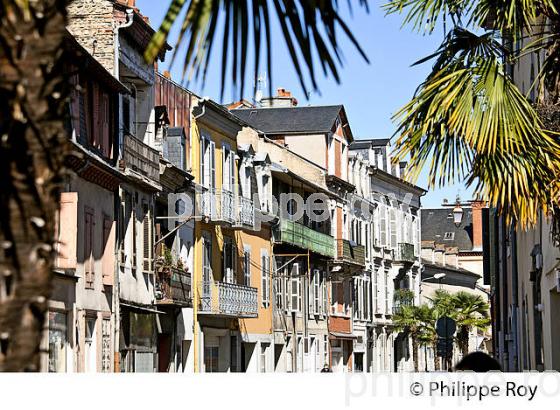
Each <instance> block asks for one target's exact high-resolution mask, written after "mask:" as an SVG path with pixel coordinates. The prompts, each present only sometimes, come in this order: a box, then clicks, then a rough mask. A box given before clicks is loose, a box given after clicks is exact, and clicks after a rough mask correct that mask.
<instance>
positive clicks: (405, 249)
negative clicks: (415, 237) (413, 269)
mask: <svg viewBox="0 0 560 410" xmlns="http://www.w3.org/2000/svg"><path fill="white" fill-rule="evenodd" d="M394 261H395V262H407V263H414V262H415V261H416V256H415V255H414V245H413V244H411V243H399V244H397V249H396V251H395V254H394Z"/></svg>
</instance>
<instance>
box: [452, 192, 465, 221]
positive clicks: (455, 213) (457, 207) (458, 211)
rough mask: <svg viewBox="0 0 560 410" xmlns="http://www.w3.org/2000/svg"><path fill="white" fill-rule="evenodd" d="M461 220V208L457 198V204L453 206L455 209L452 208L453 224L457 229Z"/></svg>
mask: <svg viewBox="0 0 560 410" xmlns="http://www.w3.org/2000/svg"><path fill="white" fill-rule="evenodd" d="M462 220H463V208H461V203H460V202H459V198H457V204H456V205H455V208H453V222H454V223H455V226H456V227H459V225H461V221H462Z"/></svg>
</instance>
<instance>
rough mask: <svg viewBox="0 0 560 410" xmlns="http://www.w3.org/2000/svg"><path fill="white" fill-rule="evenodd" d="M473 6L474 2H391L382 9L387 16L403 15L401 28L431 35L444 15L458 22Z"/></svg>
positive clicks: (463, 0) (421, 0)
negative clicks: (409, 27) (407, 27)
mask: <svg viewBox="0 0 560 410" xmlns="http://www.w3.org/2000/svg"><path fill="white" fill-rule="evenodd" d="M475 4H476V1H475V0H467V1H465V0H392V1H390V2H389V3H387V4H385V5H384V6H383V9H384V10H385V12H386V13H387V14H403V13H404V14H405V15H404V18H403V26H407V25H410V26H412V29H413V30H415V31H424V32H427V33H431V32H432V31H433V30H434V29H435V27H436V26H437V23H438V22H439V21H440V19H443V18H445V16H446V15H449V16H451V17H452V18H457V19H459V20H460V18H461V17H462V16H463V15H464V14H465V13H467V14H468V12H469V10H472V8H473V7H474V6H475Z"/></svg>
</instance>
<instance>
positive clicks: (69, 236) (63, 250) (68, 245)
mask: <svg viewBox="0 0 560 410" xmlns="http://www.w3.org/2000/svg"><path fill="white" fill-rule="evenodd" d="M57 216H58V224H57V229H58V232H57V238H58V244H57V256H56V263H55V266H56V267H57V268H61V269H76V262H77V258H76V252H77V241H76V238H77V236H78V193H77V192H63V193H61V194H60V211H59V212H58V214H57Z"/></svg>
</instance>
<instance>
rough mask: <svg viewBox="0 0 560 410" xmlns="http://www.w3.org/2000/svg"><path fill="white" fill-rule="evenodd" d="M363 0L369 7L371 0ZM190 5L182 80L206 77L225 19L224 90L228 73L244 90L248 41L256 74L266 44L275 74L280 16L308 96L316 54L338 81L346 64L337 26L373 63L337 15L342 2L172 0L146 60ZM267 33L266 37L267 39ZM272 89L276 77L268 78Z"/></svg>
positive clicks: (183, 35) (313, 84) (184, 31)
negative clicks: (274, 36) (274, 27)
mask: <svg viewBox="0 0 560 410" xmlns="http://www.w3.org/2000/svg"><path fill="white" fill-rule="evenodd" d="M359 4H360V5H361V6H362V7H363V8H364V9H365V10H366V11H368V7H367V0H359ZM185 7H186V10H187V11H186V14H185V18H184V21H183V23H182V27H181V31H180V35H179V39H178V42H177V46H176V48H175V51H174V57H173V60H172V61H174V59H175V55H176V53H177V50H178V49H179V48H180V47H181V46H182V45H185V48H186V54H185V60H184V64H183V66H184V69H183V79H185V78H187V79H188V80H191V79H196V80H201V81H202V85H203V86H204V82H205V80H206V74H207V69H208V67H209V65H210V63H211V62H210V57H211V53H212V45H213V44H214V43H215V42H216V41H218V40H217V34H218V33H217V30H216V27H217V22H218V21H221V20H220V19H223V22H224V31H223V38H222V52H221V53H222V59H221V81H222V94H223V90H224V88H225V84H226V72H227V71H228V68H229V72H230V76H229V77H230V79H231V82H232V85H233V87H234V89H237V90H239V95H240V96H242V95H243V92H244V88H245V75H246V70H247V68H246V66H247V64H246V63H247V58H248V56H249V53H250V47H249V45H250V44H252V45H253V53H254V61H255V63H254V66H253V74H254V76H255V78H256V75H257V73H258V70H259V67H260V59H261V55H262V48H264V49H265V50H266V51H267V57H266V65H267V70H268V73H269V76H271V75H272V73H271V68H272V58H271V47H272V42H271V38H270V30H271V27H270V18H271V15H272V14H275V15H276V17H277V18H278V22H279V25H280V28H281V30H282V34H283V37H284V41H285V44H286V46H287V48H288V52H289V54H290V59H291V61H292V65H293V67H294V69H295V71H296V74H297V76H298V78H299V81H300V84H301V87H302V89H303V91H304V92H305V94H306V95H308V91H309V90H310V89H313V90H317V88H318V86H317V77H316V70H317V67H315V65H314V58H315V57H318V58H319V62H320V64H321V69H322V71H323V74H324V75H325V76H332V77H333V78H334V80H335V81H336V82H339V81H340V76H339V73H338V71H339V69H340V67H342V58H341V57H342V49H341V46H340V42H339V39H338V37H337V36H336V34H335V33H336V32H337V30H339V31H340V32H342V33H343V34H344V35H345V36H346V38H348V39H349V40H350V42H351V43H352V44H353V45H354V47H355V48H356V50H357V51H358V52H359V54H360V55H361V56H362V57H363V58H364V59H365V60H366V61H368V62H369V60H368V59H367V56H366V55H365V53H364V51H363V50H362V48H361V47H360V45H359V44H358V42H357V40H356V38H355V37H354V35H353V34H352V32H351V30H350V29H349V28H348V25H347V24H346V22H345V21H344V20H342V18H341V17H340V14H339V5H338V1H336V0H331V1H307V0H189V1H186V0H173V1H172V3H171V5H170V7H169V9H168V12H167V14H166V16H165V19H164V21H163V23H162V25H161V27H160V29H159V30H158V32H157V33H156V34H155V35H154V37H153V38H152V41H151V42H150V45H149V46H148V48H147V49H146V51H145V53H144V57H145V59H146V60H147V61H148V62H153V61H154V60H155V58H156V56H157V55H158V53H159V51H160V50H161V49H162V47H163V46H164V44H165V42H166V41H167V38H168V35H169V32H170V30H171V28H172V26H173V24H174V23H175V22H176V20H177V18H178V16H179V14H180V13H181V11H182V10H183V8H185ZM263 37H264V41H263ZM269 85H270V87H272V81H270V82H269Z"/></svg>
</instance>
